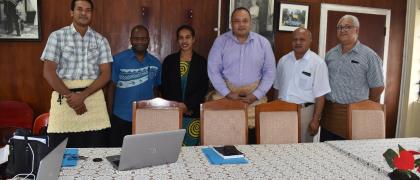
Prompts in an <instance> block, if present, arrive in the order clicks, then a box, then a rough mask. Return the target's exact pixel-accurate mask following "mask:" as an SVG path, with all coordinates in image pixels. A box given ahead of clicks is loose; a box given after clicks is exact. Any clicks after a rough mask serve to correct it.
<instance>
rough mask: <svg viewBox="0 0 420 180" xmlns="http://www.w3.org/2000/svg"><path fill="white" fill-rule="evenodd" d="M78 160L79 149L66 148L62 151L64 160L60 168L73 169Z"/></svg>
mask: <svg viewBox="0 0 420 180" xmlns="http://www.w3.org/2000/svg"><path fill="white" fill-rule="evenodd" d="M77 160H79V149H76V148H70V149H69V148H67V149H65V150H64V158H63V161H62V162H61V167H73V166H76V165H77Z"/></svg>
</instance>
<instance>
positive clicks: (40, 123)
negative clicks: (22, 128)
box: [32, 113, 50, 135]
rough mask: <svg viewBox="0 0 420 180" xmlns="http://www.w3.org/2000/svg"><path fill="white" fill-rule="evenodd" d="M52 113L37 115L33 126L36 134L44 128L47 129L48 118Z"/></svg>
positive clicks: (33, 131)
mask: <svg viewBox="0 0 420 180" xmlns="http://www.w3.org/2000/svg"><path fill="white" fill-rule="evenodd" d="M49 117H50V113H44V114H41V115H39V116H38V117H36V119H35V122H34V127H33V128H32V133H33V134H34V135H40V134H42V133H41V132H42V131H43V130H46V128H47V127H48V118H49Z"/></svg>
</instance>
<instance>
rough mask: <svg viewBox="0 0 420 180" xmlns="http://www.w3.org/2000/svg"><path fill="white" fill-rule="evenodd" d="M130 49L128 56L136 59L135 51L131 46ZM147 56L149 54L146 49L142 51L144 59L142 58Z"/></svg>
mask: <svg viewBox="0 0 420 180" xmlns="http://www.w3.org/2000/svg"><path fill="white" fill-rule="evenodd" d="M130 51H131V54H130V57H131V58H136V59H137V56H136V52H135V51H134V50H133V49H131V48H130ZM148 56H149V52H147V51H146V52H145V53H144V59H143V60H146V59H147V58H148Z"/></svg>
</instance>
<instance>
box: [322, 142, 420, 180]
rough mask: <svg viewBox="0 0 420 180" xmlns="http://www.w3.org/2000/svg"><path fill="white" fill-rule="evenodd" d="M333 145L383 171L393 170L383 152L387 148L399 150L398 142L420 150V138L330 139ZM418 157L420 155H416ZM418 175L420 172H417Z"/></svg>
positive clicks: (406, 146)
mask: <svg viewBox="0 0 420 180" xmlns="http://www.w3.org/2000/svg"><path fill="white" fill-rule="evenodd" d="M326 143H327V144H328V145H330V146H331V147H333V148H335V149H336V150H338V151H341V152H343V153H344V154H346V155H348V156H349V157H351V158H353V159H355V160H358V161H360V162H361V163H363V164H365V165H367V166H370V167H372V168H373V169H377V170H379V171H381V172H383V173H387V172H391V171H392V169H391V168H390V167H389V166H388V164H387V163H386V161H385V158H384V157H383V156H382V154H383V153H384V152H385V151H386V150H387V149H393V150H394V151H395V152H398V144H400V145H401V146H402V147H403V148H404V149H406V150H415V151H420V138H397V139H372V140H346V141H328V142H326ZM415 157H416V158H418V157H419V156H415ZM415 173H416V174H417V175H418V176H420V173H418V172H415Z"/></svg>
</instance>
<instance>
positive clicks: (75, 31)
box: [70, 23, 92, 35]
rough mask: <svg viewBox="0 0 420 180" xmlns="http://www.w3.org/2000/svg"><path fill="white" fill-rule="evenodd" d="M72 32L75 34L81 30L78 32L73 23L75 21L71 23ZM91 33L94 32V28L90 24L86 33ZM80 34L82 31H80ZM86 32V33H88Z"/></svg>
mask: <svg viewBox="0 0 420 180" xmlns="http://www.w3.org/2000/svg"><path fill="white" fill-rule="evenodd" d="M70 32H71V33H72V34H73V35H74V34H76V33H79V32H77V30H76V28H75V27H74V25H73V23H71V25H70ZM90 33H92V28H90V26H88V30H87V31H86V34H90ZM79 34H80V33H79ZM86 34H85V35H86Z"/></svg>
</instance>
